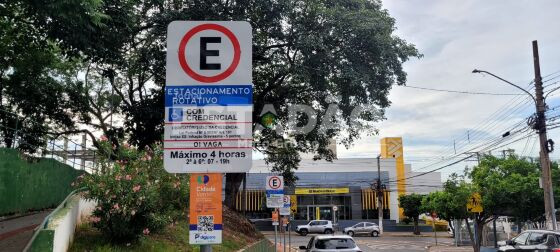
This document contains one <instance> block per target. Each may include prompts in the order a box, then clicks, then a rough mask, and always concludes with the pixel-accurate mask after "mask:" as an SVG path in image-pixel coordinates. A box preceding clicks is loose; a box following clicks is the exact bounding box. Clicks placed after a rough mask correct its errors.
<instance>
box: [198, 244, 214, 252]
mask: <svg viewBox="0 0 560 252" xmlns="http://www.w3.org/2000/svg"><path fill="white" fill-rule="evenodd" d="M200 252H212V245H200Z"/></svg>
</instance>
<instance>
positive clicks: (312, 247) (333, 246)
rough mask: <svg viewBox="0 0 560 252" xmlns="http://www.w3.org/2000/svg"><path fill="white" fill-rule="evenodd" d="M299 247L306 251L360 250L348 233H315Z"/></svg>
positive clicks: (357, 251)
mask: <svg viewBox="0 0 560 252" xmlns="http://www.w3.org/2000/svg"><path fill="white" fill-rule="evenodd" d="M299 249H301V250H303V251H306V252H326V251H330V252H334V251H354V252H361V250H360V248H359V247H358V245H356V242H355V241H354V239H353V238H352V237H350V236H348V235H317V236H314V237H311V239H310V240H309V242H308V243H307V246H300V247H299Z"/></svg>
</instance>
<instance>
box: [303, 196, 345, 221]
mask: <svg viewBox="0 0 560 252" xmlns="http://www.w3.org/2000/svg"><path fill="white" fill-rule="evenodd" d="M296 197H297V208H296V209H297V210H296V212H295V213H294V219H296V220H315V219H321V220H335V218H336V220H351V219H352V205H351V203H350V200H351V198H350V195H325V194H317V195H312V194H311V195H296ZM334 206H336V207H337V211H336V212H335V211H334V208H333V207H334Z"/></svg>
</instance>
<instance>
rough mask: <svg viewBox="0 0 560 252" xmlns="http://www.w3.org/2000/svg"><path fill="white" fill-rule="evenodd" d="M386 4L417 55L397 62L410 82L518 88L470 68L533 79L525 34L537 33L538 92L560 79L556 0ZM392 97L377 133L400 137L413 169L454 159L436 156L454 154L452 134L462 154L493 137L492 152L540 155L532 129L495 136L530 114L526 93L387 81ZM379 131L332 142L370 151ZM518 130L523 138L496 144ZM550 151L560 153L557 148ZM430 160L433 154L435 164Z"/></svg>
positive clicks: (558, 100)
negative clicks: (353, 141)
mask: <svg viewBox="0 0 560 252" xmlns="http://www.w3.org/2000/svg"><path fill="white" fill-rule="evenodd" d="M384 7H385V8H387V9H388V11H389V13H390V14H391V15H392V16H393V17H394V18H395V19H396V22H397V27H398V30H397V32H396V33H397V34H398V35H399V36H400V37H402V38H404V39H406V40H407V41H409V42H411V43H414V44H415V45H416V46H417V48H418V49H419V50H420V51H421V52H422V53H423V54H424V57H423V58H421V59H413V60H411V61H409V62H407V63H406V64H405V69H406V71H407V72H408V81H407V83H408V85H409V86H415V87H425V88H434V89H446V90H458V91H469V92H487V93H498V94H519V93H520V92H521V91H519V90H517V89H515V88H514V87H512V86H509V85H507V84H505V83H503V82H501V81H499V80H497V79H495V78H493V77H491V76H488V75H482V74H472V73H471V71H472V70H473V69H474V68H478V69H483V70H487V71H489V72H492V73H494V74H497V75H499V76H501V77H503V78H505V79H507V80H509V81H511V82H513V83H516V84H519V85H520V86H523V87H529V82H530V81H531V80H532V79H533V78H534V71H533V61H532V47H531V41H532V40H538V42H539V52H540V58H541V72H542V75H543V76H547V75H550V74H552V75H550V76H548V77H547V78H544V80H545V81H546V82H545V83H544V85H545V91H546V90H550V89H551V88H554V87H557V86H560V82H558V81H560V18H559V17H558V14H559V11H560V1H555V0H549V1H542V0H537V1H535V0H533V1H529V0H527V1H519V0H516V1H506V0H500V1H483V0H476V1H458V0H457V1H405V0H394V1H393V0H391V1H384ZM556 77H557V78H556ZM548 79H550V80H548ZM547 80H548V81H547ZM557 82H558V83H557ZM547 85H549V86H547ZM529 88H530V87H529ZM531 91H532V90H531ZM554 96H555V95H554V94H551V95H550V97H549V99H548V101H547V103H548V105H549V107H550V108H554V107H556V106H559V105H560V91H558V92H557V94H556V96H557V97H554ZM390 100H391V101H392V105H391V107H390V108H389V109H388V110H387V115H386V117H387V120H386V121H384V122H382V123H380V124H379V129H380V135H379V137H388V136H402V137H403V140H404V144H405V147H404V148H405V154H404V155H405V162H406V163H410V164H412V167H413V169H422V171H424V170H429V169H433V168H437V167H439V166H441V165H445V164H448V163H451V162H453V161H454V160H457V159H459V157H457V158H455V159H444V161H441V159H442V158H448V157H450V156H454V155H455V150H454V148H453V142H454V141H455V143H456V144H455V146H456V152H457V153H458V154H459V155H458V156H460V157H465V156H464V155H460V153H463V152H465V151H467V150H471V149H473V150H476V151H480V150H482V149H484V148H485V147H488V146H490V144H491V143H495V145H493V146H492V147H488V148H487V149H488V150H489V149H495V150H494V151H493V153H498V152H499V151H500V150H502V149H507V148H512V149H515V151H516V153H517V154H522V155H524V156H537V155H538V151H537V149H538V144H535V143H536V140H537V138H535V137H530V138H522V137H524V136H526V135H529V134H530V131H527V132H523V131H521V132H519V133H516V134H512V136H511V137H510V138H507V139H509V141H505V142H500V141H501V140H502V139H500V138H501V135H502V134H503V133H504V132H506V131H508V130H510V129H523V127H525V126H526V125H527V124H526V123H525V122H522V121H523V120H524V118H527V117H528V116H530V115H531V114H532V113H534V105H533V103H532V101H531V100H530V98H527V97H526V96H523V95H503V96H498V95H470V94H457V93H447V92H436V91H426V90H419V89H414V88H410V87H408V88H406V87H394V88H393V90H392V91H391V94H390ZM555 115H560V108H558V109H556V111H554V110H551V111H550V112H549V113H548V116H549V117H554V116H555ZM557 122H560V119H559V120H558V121H557ZM515 126H517V127H515ZM512 132H513V131H512ZM379 137H369V138H363V139H361V140H360V141H358V142H356V144H355V145H354V146H352V147H351V148H350V149H345V148H344V147H343V146H339V147H338V157H339V158H352V157H375V156H376V155H377V153H379ZM559 137H560V128H559V129H553V130H551V132H550V133H549V138H552V139H553V140H555V141H556V142H558V143H559V144H560V138H559ZM518 138H522V139H521V140H519V141H518V142H515V143H513V144H510V145H507V146H504V147H502V148H497V147H500V146H501V145H503V144H506V143H508V142H510V141H513V140H516V139H518ZM507 139H503V140H507ZM493 141H494V142H493ZM551 158H552V159H560V151H556V152H554V153H553V154H552V156H551ZM438 160H439V161H440V163H435V162H436V161H438ZM473 164H474V163H473V162H470V163H469V162H462V163H459V164H457V165H454V166H451V167H448V168H446V169H443V170H442V172H443V175H444V177H445V176H446V175H447V174H449V173H451V172H453V171H457V170H461V169H463V168H464V167H465V165H473Z"/></svg>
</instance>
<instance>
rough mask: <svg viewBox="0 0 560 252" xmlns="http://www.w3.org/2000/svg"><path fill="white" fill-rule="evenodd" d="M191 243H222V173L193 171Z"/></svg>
mask: <svg viewBox="0 0 560 252" xmlns="http://www.w3.org/2000/svg"><path fill="white" fill-rule="evenodd" d="M189 214H190V216H189V224H190V225H189V243H190V244H220V243H222V224H223V223H222V174H221V173H193V174H191V180H190V206H189Z"/></svg>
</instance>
